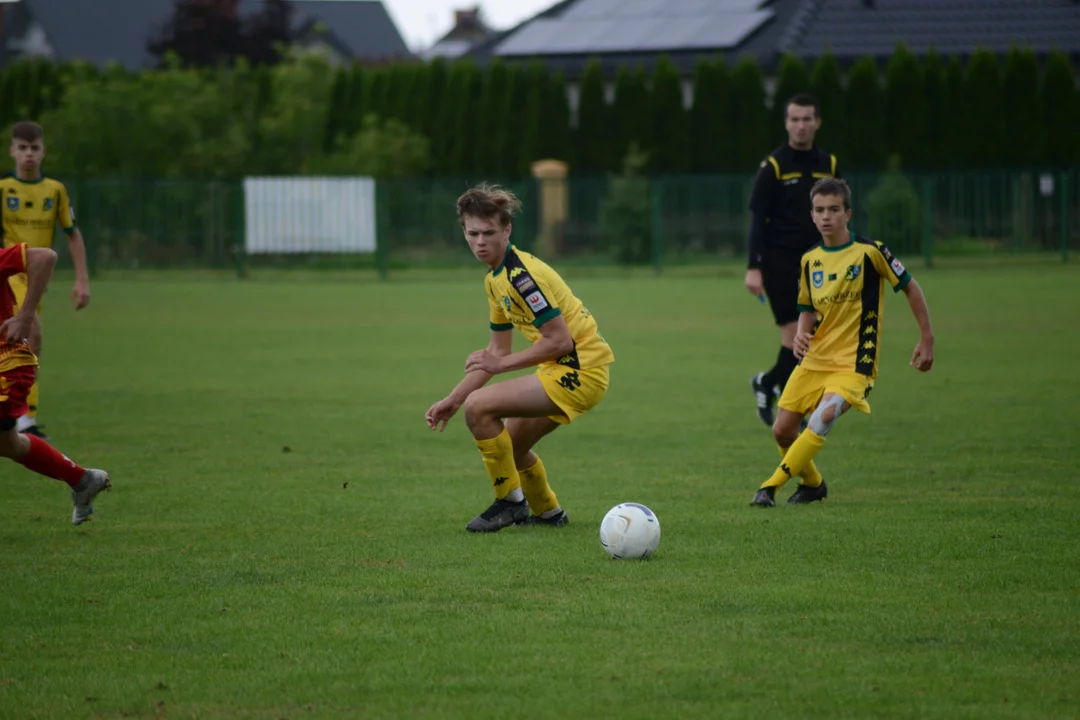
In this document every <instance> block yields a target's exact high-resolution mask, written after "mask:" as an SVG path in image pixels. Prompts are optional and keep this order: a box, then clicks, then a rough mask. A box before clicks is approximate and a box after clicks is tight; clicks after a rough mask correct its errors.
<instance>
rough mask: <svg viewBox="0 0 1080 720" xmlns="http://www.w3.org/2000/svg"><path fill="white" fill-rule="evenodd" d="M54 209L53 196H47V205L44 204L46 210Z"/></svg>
mask: <svg viewBox="0 0 1080 720" xmlns="http://www.w3.org/2000/svg"><path fill="white" fill-rule="evenodd" d="M52 209H53V201H52V198H45V205H44V210H45V212H49V211H50V210H52Z"/></svg>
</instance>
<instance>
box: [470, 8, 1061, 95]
mask: <svg viewBox="0 0 1080 720" xmlns="http://www.w3.org/2000/svg"><path fill="white" fill-rule="evenodd" d="M601 4H602V5H603V9H604V10H605V11H606V15H604V17H603V18H602V19H604V20H607V21H609V22H611V23H614V22H615V20H614V18H616V17H617V16H620V15H622V16H624V18H623V19H624V20H625V19H632V18H633V16H634V15H638V16H640V15H641V14H642V13H648V12H652V13H654V14H655V17H660V18H662V17H664V15H672V14H678V13H680V12H689V13H694V12H696V13H699V14H700V17H702V18H704V17H706V16H707V15H708V13H709V12H713V13H719V12H720V10H721V9H723V8H727V9H728V11H733V10H734V11H740V12H742V11H745V10H746V9H747V8H748V7H750V8H752V9H754V10H756V11H758V12H765V11H768V12H769V13H770V16H769V17H767V18H765V19H764V20H763V21H762V22H760V23H758V24H756V25H755V24H753V23H750V24H749V27H750V29H749V30H748V31H747V32H746V33H745V34H742V35H740V34H739V33H733V34H730V35H727V36H724V35H723V34H722V33H720V34H717V35H715V36H714V37H716V38H719V39H720V41H718V42H716V43H714V44H709V42H707V41H705V42H703V41H701V40H700V38H699V39H698V40H697V41H696V42H689V43H688V42H683V43H678V42H672V43H669V44H668V47H664V45H663V43H658V42H656V41H655V37H651V38H648V40H649V41H650V42H649V43H642V44H641V46H640V48H639V49H637V50H632V49H628V48H627V47H626V43H622V44H621V45H618V46H617V47H616V46H613V44H612V40H611V38H610V37H609V36H610V33H605V32H603V28H602V27H601V25H600V24H596V30H597V31H596V32H595V33H591V32H590V31H589V29H588V28H587V27H586V28H584V29H582V30H580V31H573V34H572V36H570V37H568V36H567V34H568V33H570V31H571V28H572V23H570V22H568V21H570V20H572V19H573V18H574V17H575V16H576V17H577V18H578V22H579V23H580V24H581V25H583V26H584V25H587V24H588V23H590V22H596V21H597V20H599V19H601V18H595V17H594V18H590V15H594V13H592V12H581V9H582V8H583V6H585V5H591V6H592V7H593V9H596V8H598V7H599V6H600V5H601ZM732 17H734V15H732ZM759 17H763V16H759ZM605 27H610V26H605ZM625 27H626V28H630V27H632V25H630V24H627V25H625ZM560 30H562V31H563V32H559V31H560ZM900 42H903V43H904V44H905V45H906V46H907V47H908V49H909V50H911V51H913V52H915V53H916V54H925V53H926V52H928V51H929V50H930V48H931V47H933V48H936V49H937V50H938V51H939V52H941V53H943V54H954V53H955V54H958V55H967V54H970V53H971V51H973V50H974V49H976V48H977V47H982V48H986V49H989V50H992V51H995V52H999V53H1003V52H1006V51H1008V50H1009V49H1010V48H1011V47H1012V46H1013V45H1014V44H1026V45H1028V46H1030V47H1031V48H1032V49H1033V50H1035V51H1036V52H1038V53H1044V52H1047V51H1049V50H1052V49H1054V48H1058V49H1061V50H1064V51H1066V52H1068V53H1070V54H1073V55H1080V2H1078V1H1077V0H758V2H756V3H750V4H749V5H748V4H747V3H746V2H745V0H563V1H562V2H559V3H558V4H556V5H554V6H553V7H551V8H549V9H548V10H546V11H544V12H542V13H540V14H538V15H537V16H535V17H533V18H531V19H529V20H526V21H525V22H523V23H521V24H520V25H518V26H517V27H515V28H511V29H510V30H507V31H505V32H503V33H500V34H499V35H497V36H495V37H494V38H492V39H490V40H488V41H486V42H484V43H481V44H479V45H478V46H476V47H474V48H473V50H472V51H471V52H470V55H472V56H474V57H476V58H477V59H478V60H480V61H484V60H487V59H490V58H492V57H503V58H505V59H507V60H520V61H526V60H531V59H534V58H535V59H541V60H543V62H544V63H545V64H546V65H548V66H549V67H551V68H552V69H557V70H562V71H563V72H564V73H565V74H566V75H567V77H571V78H574V77H577V76H579V75H580V73H581V72H582V70H583V69H584V67H585V64H586V63H587V62H588V61H589V59H590V58H592V57H598V58H599V59H600V61H601V64H602V65H603V66H604V67H605V70H608V71H612V70H614V69H615V67H617V66H618V65H636V64H638V63H643V64H644V65H645V66H646V67H649V66H651V65H652V64H653V63H654V62H655V60H656V59H657V57H658V56H659V55H660V54H664V55H667V56H668V57H669V58H671V60H672V61H673V62H674V63H675V64H676V65H677V66H678V67H679V69H680V70H681V71H682V72H683V73H685V74H690V73H691V72H693V68H694V65H695V64H696V63H697V60H698V59H699V58H701V57H709V58H714V57H717V56H720V57H723V58H724V59H725V60H726V61H727V62H728V63H729V64H732V63H734V62H737V61H738V59H739V58H741V57H743V56H751V57H753V58H755V59H756V60H757V61H758V63H759V64H761V66H762V67H763V68H764V69H766V70H772V69H775V68H776V66H777V64H778V61H779V58H780V55H781V54H782V53H784V52H793V53H795V54H796V55H798V56H800V57H803V58H806V59H812V58H816V57H819V56H820V55H822V54H824V53H825V51H826V50H831V51H832V52H833V54H835V55H836V56H837V57H838V58H839V59H840V60H841V61H842V62H845V61H850V60H851V59H853V58H856V57H861V56H864V55H873V56H876V57H878V58H887V57H889V56H891V55H892V54H893V52H894V51H895V49H896V46H897V44H898V43H900Z"/></svg>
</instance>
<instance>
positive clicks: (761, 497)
mask: <svg viewBox="0 0 1080 720" xmlns="http://www.w3.org/2000/svg"><path fill="white" fill-rule="evenodd" d="M775 496H776V488H774V487H763V488H761V489H760V490H758V491H757V494H756V495H754V499H753V500H751V501H750V505H751V507H776V500H774V499H773V498H774V497H775Z"/></svg>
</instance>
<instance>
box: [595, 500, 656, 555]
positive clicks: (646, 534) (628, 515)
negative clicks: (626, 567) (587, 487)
mask: <svg viewBox="0 0 1080 720" xmlns="http://www.w3.org/2000/svg"><path fill="white" fill-rule="evenodd" d="M600 544H601V545H603V546H604V550H606V551H607V554H608V555H610V556H611V557H612V558H613V559H615V560H644V559H646V558H648V557H650V556H651V555H652V554H653V553H654V552H656V548H657V547H658V546H659V545H660V518H658V517H656V513H654V512H653V511H652V510H650V509H649V508H647V507H645V506H644V505H642V504H640V503H620V504H619V505H616V506H615V507H613V508H611V509H610V510H608V513H607V515H605V516H604V519H603V521H601V523H600Z"/></svg>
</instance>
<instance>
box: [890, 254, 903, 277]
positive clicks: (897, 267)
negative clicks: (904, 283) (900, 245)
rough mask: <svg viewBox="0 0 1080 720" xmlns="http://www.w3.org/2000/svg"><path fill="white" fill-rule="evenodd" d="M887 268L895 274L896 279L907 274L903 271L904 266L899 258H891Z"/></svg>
mask: <svg viewBox="0 0 1080 720" xmlns="http://www.w3.org/2000/svg"><path fill="white" fill-rule="evenodd" d="M889 267H891V268H892V270H893V272H894V273H896V277H900V276H901V275H903V274H904V273H905V272H907V270H905V269H904V265H903V263H901V262H900V260H899V258H893V259H892V262H891V263H889Z"/></svg>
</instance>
